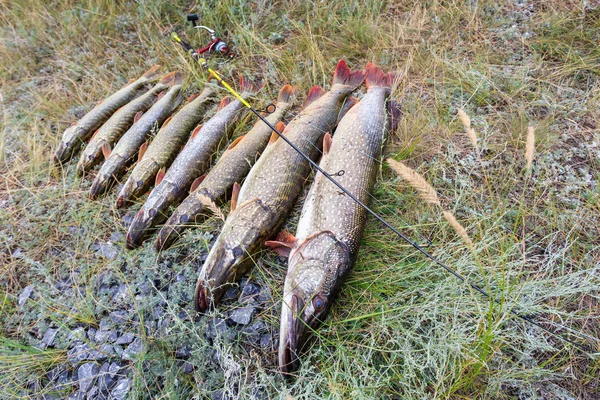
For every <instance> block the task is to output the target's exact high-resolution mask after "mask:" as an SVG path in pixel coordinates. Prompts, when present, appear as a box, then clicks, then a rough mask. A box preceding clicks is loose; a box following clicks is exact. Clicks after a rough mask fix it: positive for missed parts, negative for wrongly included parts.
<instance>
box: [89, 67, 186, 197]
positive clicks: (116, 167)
mask: <svg viewBox="0 0 600 400" xmlns="http://www.w3.org/2000/svg"><path fill="white" fill-rule="evenodd" d="M183 78H184V74H183V73H182V72H177V73H176V74H175V75H173V79H172V80H171V82H170V83H169V84H170V85H171V88H170V89H169V90H168V91H167V92H163V93H161V94H160V95H159V97H158V101H157V102H156V103H155V104H154V105H153V106H152V108H150V110H148V111H147V112H146V113H145V114H143V115H142V116H141V117H140V118H139V120H137V122H135V123H134V124H133V125H132V126H131V128H129V129H128V130H127V132H125V134H124V135H123V137H122V138H121V139H120V140H119V142H118V143H117V145H116V146H115V148H114V150H112V151H111V150H110V148H109V147H108V145H104V146H103V148H102V151H103V153H104V157H106V161H105V162H104V164H102V167H101V168H100V171H98V174H97V175H96V178H95V179H94V182H93V183H92V187H91V188H90V197H91V198H92V199H96V198H97V197H98V196H99V195H101V194H102V193H104V192H105V191H106V190H107V189H108V188H109V187H110V185H111V184H112V183H113V182H114V181H115V180H116V179H119V177H121V176H122V175H123V174H124V173H125V171H126V168H127V166H128V165H129V164H131V163H132V162H133V161H134V160H135V156H136V154H138V152H140V151H141V152H142V153H140V154H141V155H143V151H144V148H145V147H147V145H146V144H145V141H146V139H147V138H148V135H149V134H150V133H151V132H152V129H153V128H154V127H155V126H160V125H161V124H162V123H163V122H164V121H165V120H166V119H167V118H168V117H169V116H170V115H171V114H172V113H173V111H174V110H175V109H176V108H177V107H178V106H179V104H181V102H182V101H183V96H182V95H181V94H179V92H180V91H181V87H182V85H183Z"/></svg>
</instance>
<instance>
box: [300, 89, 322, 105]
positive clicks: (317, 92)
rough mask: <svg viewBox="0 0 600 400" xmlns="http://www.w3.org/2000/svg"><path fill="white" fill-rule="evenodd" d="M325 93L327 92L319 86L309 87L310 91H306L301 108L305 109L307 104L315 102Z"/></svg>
mask: <svg viewBox="0 0 600 400" xmlns="http://www.w3.org/2000/svg"><path fill="white" fill-rule="evenodd" d="M325 93H327V92H326V91H325V89H323V88H322V87H321V86H313V87H311V88H310V90H309V91H308V94H307V95H306V100H305V101H304V104H303V105H302V108H305V107H306V106H308V105H309V104H311V103H313V102H315V101H316V100H318V99H319V98H320V97H321V96H323V95H324V94H325Z"/></svg>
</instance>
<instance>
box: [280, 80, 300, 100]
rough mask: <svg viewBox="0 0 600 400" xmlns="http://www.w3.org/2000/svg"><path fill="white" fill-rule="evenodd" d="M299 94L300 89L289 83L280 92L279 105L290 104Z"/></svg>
mask: <svg viewBox="0 0 600 400" xmlns="http://www.w3.org/2000/svg"><path fill="white" fill-rule="evenodd" d="M297 92H298V87H296V86H292V85H290V84H289V83H288V84H287V85H284V86H283V87H282V88H281V90H279V96H278V97H277V102H278V103H289V102H290V100H291V99H292V97H293V96H294V95H295V94H296V93H297Z"/></svg>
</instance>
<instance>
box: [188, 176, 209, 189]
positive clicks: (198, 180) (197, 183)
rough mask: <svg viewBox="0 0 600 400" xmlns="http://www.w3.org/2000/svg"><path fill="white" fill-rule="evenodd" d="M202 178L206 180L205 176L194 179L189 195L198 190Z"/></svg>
mask: <svg viewBox="0 0 600 400" xmlns="http://www.w3.org/2000/svg"><path fill="white" fill-rule="evenodd" d="M204 178H206V174H203V175H200V176H199V177H197V178H196V179H194V182H192V186H190V193H192V192H194V191H196V189H198V186H200V184H201V183H202V181H203V180H204Z"/></svg>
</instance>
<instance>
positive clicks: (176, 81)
mask: <svg viewBox="0 0 600 400" xmlns="http://www.w3.org/2000/svg"><path fill="white" fill-rule="evenodd" d="M184 80H185V74H184V73H183V72H182V71H176V72H175V75H174V76H173V86H181V85H183V81H184Z"/></svg>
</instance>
